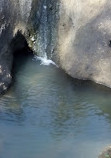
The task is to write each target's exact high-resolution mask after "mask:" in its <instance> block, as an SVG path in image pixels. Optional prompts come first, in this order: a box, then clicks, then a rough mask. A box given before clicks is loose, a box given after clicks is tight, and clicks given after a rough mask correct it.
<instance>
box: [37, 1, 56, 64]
mask: <svg viewBox="0 0 111 158" xmlns="http://www.w3.org/2000/svg"><path fill="white" fill-rule="evenodd" d="M57 6H58V5H57V2H55V1H54V0H43V1H41V5H40V10H39V13H38V12H37V14H39V27H38V30H37V39H36V42H35V51H36V52H37V55H38V56H35V59H37V60H40V61H41V64H44V65H50V64H54V65H55V63H54V62H53V61H52V60H51V59H52V56H53V52H54V48H55V46H56V23H57V15H56V10H57Z"/></svg>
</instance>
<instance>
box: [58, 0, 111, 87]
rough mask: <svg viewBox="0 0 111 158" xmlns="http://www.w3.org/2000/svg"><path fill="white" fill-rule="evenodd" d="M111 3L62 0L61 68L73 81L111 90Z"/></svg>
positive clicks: (59, 47) (59, 31) (95, 0)
mask: <svg viewBox="0 0 111 158" xmlns="http://www.w3.org/2000/svg"><path fill="white" fill-rule="evenodd" d="M110 6H111V1H110V0H101V1H99V0H93V1H91V0H86V1H83V0H70V1H67V0H60V12H59V14H60V20H59V25H58V51H57V52H58V53H57V57H58V58H59V63H60V66H61V67H62V68H63V69H64V70H65V71H66V72H67V73H68V74H69V75H71V76H72V77H74V78H79V79H85V80H86V79H89V80H93V81H95V82H97V83H100V84H103V85H106V86H108V87H111V41H110V40H111V9H110Z"/></svg>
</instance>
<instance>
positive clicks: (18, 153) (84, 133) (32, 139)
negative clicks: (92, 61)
mask: <svg viewBox="0 0 111 158" xmlns="http://www.w3.org/2000/svg"><path fill="white" fill-rule="evenodd" d="M18 66H19V64H17V67H18ZM16 70H17V71H16V78H15V83H14V85H13V87H12V88H11V89H10V91H9V92H8V93H7V94H6V95H4V96H2V97H1V99H0V127H1V129H0V146H1V150H2V151H1V150H0V153H1V154H0V155H1V158H6V157H9V156H10V157H11V158H19V157H21V158H26V157H27V158H37V157H39V158H46V157H53V158H62V157H64V158H67V157H70V158H73V157H78V158H84V157H85V158H89V157H90V158H94V157H97V155H98V154H99V152H100V151H101V149H102V148H103V147H104V146H106V145H108V144H109V143H110V142H111V141H110V140H111V110H110V109H111V108H110V107H111V104H110V103H111V97H110V95H111V90H110V89H109V88H106V87H104V86H99V85H97V84H94V83H92V82H88V81H78V80H74V79H72V78H70V77H68V76H67V75H66V74H64V73H63V72H62V71H61V70H59V69H58V68H56V67H53V66H50V67H44V66H40V65H39V63H36V62H34V61H33V60H31V59H30V58H29V59H28V60H27V62H26V63H24V65H22V66H21V67H19V68H18V69H16ZM6 151H7V152H6Z"/></svg>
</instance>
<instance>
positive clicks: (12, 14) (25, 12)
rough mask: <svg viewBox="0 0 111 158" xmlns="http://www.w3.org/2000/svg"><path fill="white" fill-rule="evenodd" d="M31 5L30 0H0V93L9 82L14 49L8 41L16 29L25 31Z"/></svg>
mask: <svg viewBox="0 0 111 158" xmlns="http://www.w3.org/2000/svg"><path fill="white" fill-rule="evenodd" d="M31 5H32V0H28V1H23V0H16V1H15V0H0V93H1V92H3V91H5V90H7V88H8V87H9V85H10V84H11V81H12V76H11V70H12V64H13V51H14V50H13V49H12V48H11V45H10V43H11V41H12V39H13V37H14V36H15V34H16V33H17V31H18V30H21V32H22V33H23V34H24V33H25V31H26V27H27V23H28V17H29V15H30V10H31ZM21 45H23V44H22V42H21ZM21 47H23V46H21ZM14 49H16V45H15V46H14Z"/></svg>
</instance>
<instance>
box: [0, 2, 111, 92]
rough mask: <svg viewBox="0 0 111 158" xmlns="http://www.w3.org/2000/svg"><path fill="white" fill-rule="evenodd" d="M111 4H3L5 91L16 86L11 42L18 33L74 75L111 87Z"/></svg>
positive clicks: (0, 56) (0, 79)
mask: <svg viewBox="0 0 111 158" xmlns="http://www.w3.org/2000/svg"><path fill="white" fill-rule="evenodd" d="M110 6H111V1H110V0H101V1H100V0H93V1H91V0H86V1H83V0H70V1H67V0H57V1H55V0H28V1H27V0H16V1H15V0H1V1H0V66H1V68H0V69H1V70H0V72H1V73H0V92H1V91H2V90H3V89H7V87H8V85H9V84H10V83H11V68H12V61H13V53H12V52H13V50H12V48H11V47H10V42H11V40H12V39H13V37H14V36H15V34H16V33H17V32H18V30H20V31H21V33H22V34H23V35H24V37H26V39H27V42H28V43H29V45H30V47H32V49H33V50H34V51H35V52H36V53H38V54H39V55H41V56H42V55H43V54H42V52H45V53H47V56H48V57H49V58H50V59H51V58H52V59H53V60H54V61H55V62H56V63H57V64H58V65H59V66H60V67H61V68H62V69H63V70H65V71H66V73H68V74H69V75H71V76H72V77H74V78H78V79H85V80H87V79H88V80H93V81H95V82H97V83H100V84H103V85H106V86H108V87H111V9H110ZM7 76H10V77H7ZM3 83H4V84H3ZM5 83H7V84H5ZM3 85H5V86H3ZM3 87H4V88H3Z"/></svg>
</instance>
